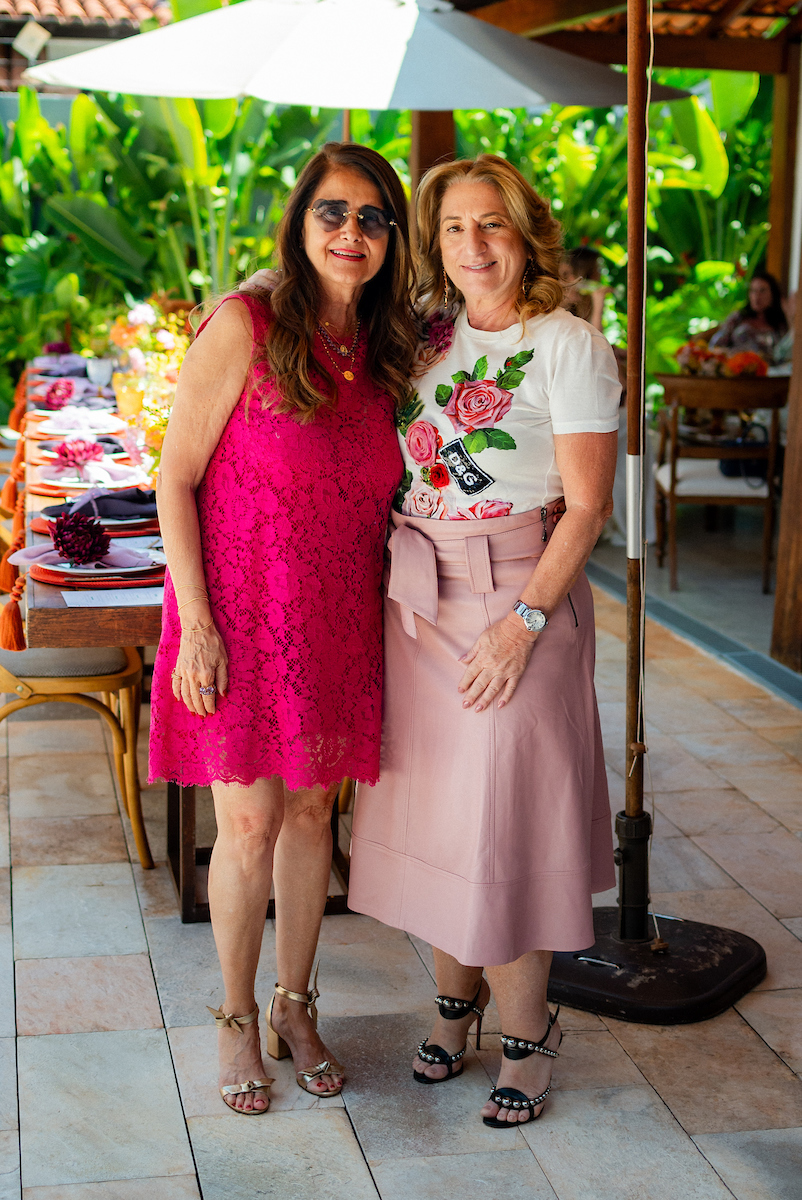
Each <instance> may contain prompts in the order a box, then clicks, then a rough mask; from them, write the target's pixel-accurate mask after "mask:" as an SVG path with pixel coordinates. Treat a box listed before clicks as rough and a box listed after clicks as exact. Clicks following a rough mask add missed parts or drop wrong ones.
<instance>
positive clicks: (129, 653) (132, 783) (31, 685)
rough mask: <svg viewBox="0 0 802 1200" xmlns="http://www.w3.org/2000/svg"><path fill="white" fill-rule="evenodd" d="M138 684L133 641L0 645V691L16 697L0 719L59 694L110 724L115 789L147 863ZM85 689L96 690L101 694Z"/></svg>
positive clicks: (139, 664)
mask: <svg viewBox="0 0 802 1200" xmlns="http://www.w3.org/2000/svg"><path fill="white" fill-rule="evenodd" d="M141 684H142V660H141V658H140V656H139V652H138V650H136V649H135V648H134V647H132V646H126V647H124V648H118V647H116V646H109V647H88V648H86V649H84V648H80V649H74V650H73V649H69V650H66V649H34V650H0V691H2V692H6V693H9V694H10V695H15V694H16V696H17V697H18V698H17V699H14V700H11V701H9V703H7V704H4V705H3V706H2V707H0V721H3V720H5V718H6V717H8V716H10V715H11V713H13V712H16V711H17V710H18V709H21V708H30V707H31V705H34V704H45V703H47V702H48V701H51V700H60V701H64V702H66V703H68V704H81V705H83V706H84V707H85V708H90V709H91V710H92V711H93V712H96V713H99V714H100V716H101V717H102V718H103V720H104V721H105V722H106V724H107V725H108V726H109V728H110V729H111V734H112V738H113V739H114V763H115V767H116V769H117V779H118V781H119V784H120V794H121V796H122V798H123V803H124V805H125V808H126V811H127V813H128V816H129V817H130V819H131V826H132V829H133V832H134V841H135V842H136V848H137V852H138V854H139V861H140V862H141V864H142V866H143V867H145V868H150V867H152V866H153V859H152V857H151V853H150V847H149V845H148V837H147V833H146V832H145V823H144V821H143V819H142V803H141V797H140V788H139V770H138V768H137V760H136V742H137V732H138V726H139V704H140V695H141ZM88 692H94V693H96V694H100V696H101V699H97V698H96V696H92V695H87V694H86V693H88ZM115 709H116V711H115Z"/></svg>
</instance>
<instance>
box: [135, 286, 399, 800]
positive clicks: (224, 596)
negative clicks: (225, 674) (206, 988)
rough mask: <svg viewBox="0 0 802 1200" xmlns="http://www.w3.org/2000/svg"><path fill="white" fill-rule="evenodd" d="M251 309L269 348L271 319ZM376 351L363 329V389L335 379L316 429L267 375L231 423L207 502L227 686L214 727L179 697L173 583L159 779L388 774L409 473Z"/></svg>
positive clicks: (324, 780)
mask: <svg viewBox="0 0 802 1200" xmlns="http://www.w3.org/2000/svg"><path fill="white" fill-rule="evenodd" d="M239 299H241V301H242V302H244V303H245V304H247V306H248V310H249V312H250V314H251V318H252V321H253V329H254V338H255V339H262V338H263V337H264V334H265V331H266V328H267V321H268V319H269V316H268V311H267V310H266V309H265V307H264V305H263V304H262V302H260V301H259V300H257V299H255V298H253V297H249V296H244V295H243V296H242V297H240V298H239ZM202 329H203V326H201V330H202ZM199 332H200V331H199ZM365 348H366V347H365V336H364V335H362V337H361V338H360V344H359V346H358V349H357V356H356V361H355V367H354V373H355V378H354V380H353V382H348V381H346V380H345V379H342V378H339V377H338V378H337V383H338V403H337V406H336V408H328V407H326V408H322V409H320V410H319V411H318V414H317V415H316V417H315V419H314V421H312V422H311V423H310V424H308V425H301V424H299V422H298V421H296V420H294V419H293V418H292V417H290V416H286V415H280V414H277V413H275V412H273V411H272V410H271V401H273V400H274V399H275V398H276V396H277V393H276V390H275V386H274V384H273V381H272V377H271V376H270V375H269V374H265V375H264V376H263V377H262V378H261V379H260V380H259V382H258V383H257V385H256V387H255V388H254V390H253V391H252V392H251V394H250V400H249V401H248V398H247V395H246V393H243V395H242V396H241V397H240V400H239V401H238V403H237V406H236V408H235V409H234V411H233V413H232V414H231V417H230V419H229V422H228V424H227V425H226V427H225V429H224V431H223V434H222V436H221V438H220V441H219V443H218V445H217V448H216V449H215V451H214V454H213V455H212V457H211V459H210V460H209V465H208V467H207V468H206V474H205V476H204V479H203V482H202V483H201V486H200V487H199V488H198V492H197V504H198V516H199V520H200V530H201V544H202V550H203V563H204V570H205V574H206V584H207V587H208V590H209V599H210V602H211V608H212V612H213V614H214V618H215V622H216V625H217V629H218V630H219V632H220V635H221V637H222V638H223V641H224V642H225V646H226V650H227V652H228V657H229V690H228V694H227V696H226V697H224V698H218V707H217V712H216V713H215V715H214V716H212V717H205V718H200V717H197V716H194V715H193V714H191V713H190V712H189V711H188V710H187V708H186V707H185V705H184V704H183V703H181V702H179V701H177V700H175V699H174V697H173V692H172V687H171V683H170V677H171V672H172V670H173V668H174V667H175V663H176V659H177V656H178V645H179V640H180V625H179V621H178V614H177V609H176V600H175V593H174V591H173V586H172V582H171V580H170V577H169V574H168V577H167V581H166V587H165V598H164V611H163V617H162V636H161V642H160V644H159V649H158V653H157V656H156V664H155V667H154V671H153V689H152V696H151V703H152V716H151V732H150V771H149V778H150V780H151V781H153V780H155V779H168V780H174V781H176V782H178V783H181V784H184V785H185V786H187V785H190V784H199V785H208V784H210V783H212V782H215V781H219V782H222V783H227V784H238V785H240V786H245V787H247V786H249V785H250V784H252V783H253V782H254V781H255V780H256V779H264V778H270V777H272V776H274V775H277V776H280V777H281V778H282V779H284V781H285V782H286V784H287V786H288V787H290V788H291V789H296V788H302V787H312V786H315V785H323V786H326V785H328V784H331V783H333V782H335V781H336V780H338V779H341V778H342V777H343V776H346V775H348V776H351V777H352V778H355V779H359V780H363V781H365V782H366V783H370V784H373V783H375V782H376V780H377V778H378V774H379V745H380V737H381V699H382V640H381V619H382V606H381V596H380V586H381V573H382V564H383V553H384V541H385V531H386V527H387V517H388V513H389V509H390V503H391V501H392V498H393V495H394V493H395V490H396V487H397V486H398V482H399V480H400V478H401V472H402V466H401V456H400V452H399V449H398V439H397V436H396V432H395V426H394V422H393V404H392V401H391V399H390V397H389V396H387V395H386V394H384V393H381V392H379V391H378V389H377V388H376V387H375V385H374V384H372V383H371V382H370V379H369V378H368V377H367V374H366V370H365V366H364V360H365ZM320 355H321V362H326V360H325V359H324V358H323V351H322V350H321V351H320ZM327 365H330V364H328V363H327ZM332 374H335V373H334V372H333V371H332Z"/></svg>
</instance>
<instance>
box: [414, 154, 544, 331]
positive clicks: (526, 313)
mask: <svg viewBox="0 0 802 1200" xmlns="http://www.w3.org/2000/svg"><path fill="white" fill-rule="evenodd" d="M455 183H489V184H492V186H493V187H495V188H496V189H497V190H498V193H499V195H500V196H501V199H502V201H503V202H504V207H505V208H506V210H507V212H508V213H509V216H510V220H511V221H512V224H513V225H514V227H515V229H517V231H518V233H519V234H520V235H521V237H522V238H523V240H524V244H525V245H526V249H527V253H528V256H529V260H530V261H529V262H528V263H527V267H526V272H525V275H524V279H525V280H526V286H525V287H522V288H521V289H520V290H519V292H518V296H517V299H516V302H515V307H516V309H517V311H518V314H519V315H520V318H521V326H522V328H523V327H524V326H525V325H526V322H527V321H528V320H529V318H530V317H536V316H540V315H541V314H542V313H550V312H553V311H554V309H555V308H558V307H559V305H560V302H561V301H562V298H563V285H562V283H561V282H560V278H559V268H560V261H561V259H562V226H561V225H560V223H559V221H558V220H557V219H556V218H555V217H553V216H552V213H551V205H550V204H549V202H548V200H544V199H543V197H542V196H540V195H538V193H537V192H536V191H535V189H534V188H533V187H532V186H531V184H529V183H527V182H526V180H525V179H524V177H523V175H521V173H520V171H517V170H516V169H515V167H513V166H512V165H511V164H510V163H508V162H507V160H506V159H504V158H499V157H498V156H497V155H495V154H480V155H479V157H478V158H476V159H460V160H458V161H457V162H448V163H442V164H441V165H440V166H437V167H432V168H431V169H430V170H429V171H427V172H426V174H425V175H424V177H423V179H422V180H421V183H420V187H419V188H418V194H417V197H416V204H417V221H418V244H419V255H420V262H419V265H418V288H417V297H416V299H417V305H416V307H417V309H418V312H419V314H420V316H421V317H422V318H423V319H424V320H431V319H432V318H433V317H434V316H435V314H436V313H438V312H442V311H443V258H442V255H441V253H440V213H441V210H442V205H443V198H444V196H445V194H446V192H447V191H448V189H449V188H450V187H451V186H452V185H453V184H455ZM449 282H450V284H451V287H452V288H454V290H455V292H456V296H455V301H454V302H455V303H456V305H457V306H459V307H461V306H462V304H464V302H465V298H464V296H463V295H462V293H461V292H460V290H459V289H458V288H457V286H456V284H455V283H454V282H453V280H450V281H449ZM522 283H523V280H522Z"/></svg>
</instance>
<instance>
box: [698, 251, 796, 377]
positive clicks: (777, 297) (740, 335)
mask: <svg viewBox="0 0 802 1200" xmlns="http://www.w3.org/2000/svg"><path fill="white" fill-rule="evenodd" d="M787 332H788V321H787V320H786V316H785V312H784V311H783V304H782V293H781V292H780V285H779V283H778V282H777V280H776V279H775V278H774V276H773V275H769V273H768V272H767V271H755V273H754V275H753V276H752V279H751V282H750V284H749V299H748V301H747V303H746V305H745V306H744V307H743V308H739V309H738V310H737V311H736V312H733V313H730V315H729V316H728V317H727V319H726V321H725V322H724V323H723V325H720V326H719V327H718V329H717V330H716V332H715V333H714V334H713V336H712V337H711V339H710V347H711V349H712V348H713V347H714V346H720V347H721V348H722V349H727V350H733V351H739V350H752V351H754V353H755V354H760V355H762V357H763V358H765V360H766V362H769V363H771V362H774V360H775V357H774V352H775V348H776V347H777V344H778V343H779V342H780V341H781V339H782V338H783V337H784V336H785V335H786V334H787Z"/></svg>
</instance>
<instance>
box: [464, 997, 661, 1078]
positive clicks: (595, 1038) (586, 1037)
mask: <svg viewBox="0 0 802 1200" xmlns="http://www.w3.org/2000/svg"><path fill="white" fill-rule="evenodd" d="M560 1025H561V1026H562V1025H563V1014H562V1012H560ZM563 1033H564V1036H563V1040H562V1044H561V1045H560V1057H559V1058H558V1059H555V1060H554V1071H553V1074H552V1087H553V1088H554V1090H555V1091H558V1090H559V1091H576V1090H577V1089H586V1088H601V1087H608V1088H610V1087H629V1086H634V1087H637V1086H643V1085H644V1084H645V1082H646V1080H645V1079H644V1077H643V1075H642V1074H641V1072H640V1071H639V1070H638V1068H637V1067H636V1066H635V1064H634V1063H633V1061H632V1059H631V1058H630V1057H629V1055H628V1054H627V1053H626V1051H625V1050H624V1049H622V1047H621V1046H620V1045H619V1043H618V1042H617V1041H616V1039H615V1038H614V1037H613V1035H612V1034H611V1033H608V1032H607V1030H605V1029H600V1030H597V1031H595V1032H592V1033H575V1032H572V1031H570V1030H568V1029H563ZM485 1041H486V1042H487V1049H485V1048H484V1047H485ZM479 1060H480V1062H481V1063H482V1066H483V1067H484V1069H485V1070H486V1071H487V1075H488V1078H489V1079H490V1081H491V1083H495V1081H496V1080H497V1079H498V1076H499V1070H500V1068H501V1041H500V1038H499V1036H498V1034H491V1035H490V1037H488V1038H487V1039H485V1038H484V1037H483V1038H482V1049H481V1050H480V1051H479Z"/></svg>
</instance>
